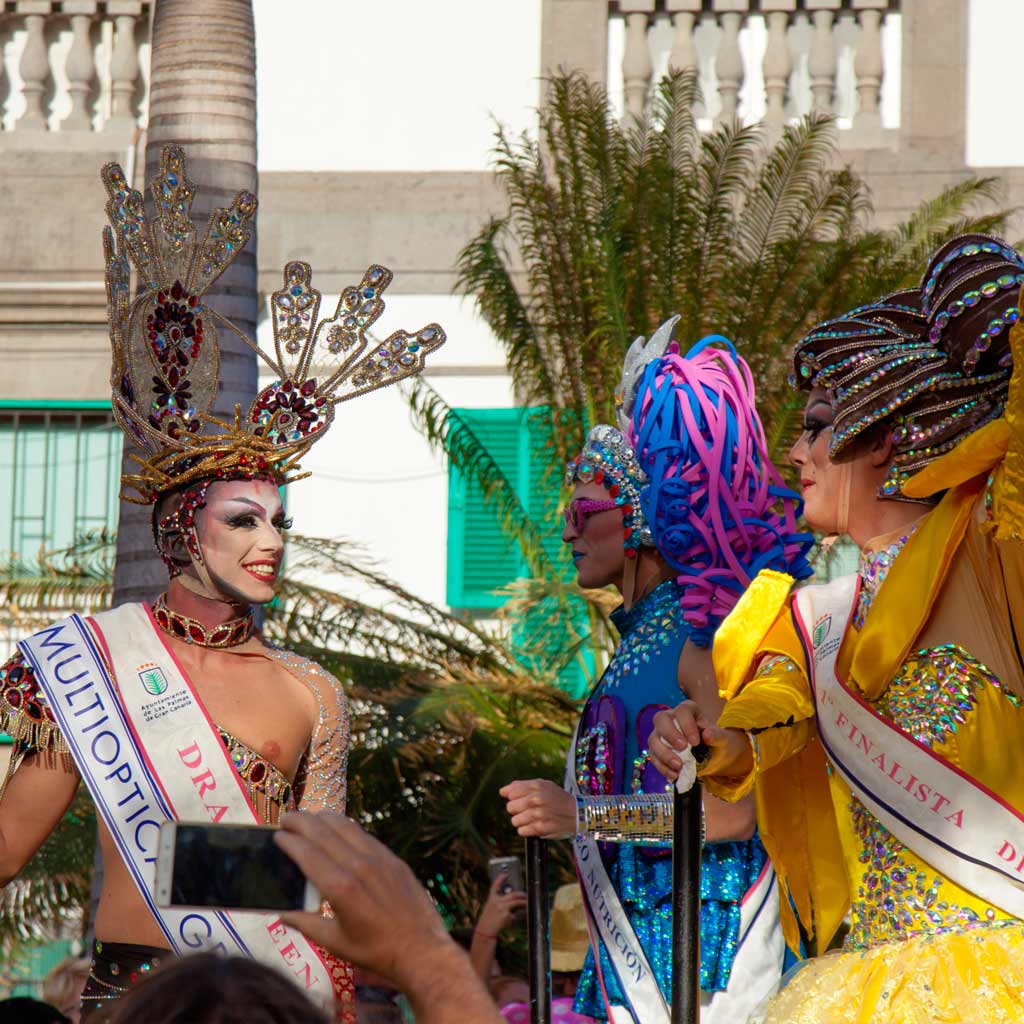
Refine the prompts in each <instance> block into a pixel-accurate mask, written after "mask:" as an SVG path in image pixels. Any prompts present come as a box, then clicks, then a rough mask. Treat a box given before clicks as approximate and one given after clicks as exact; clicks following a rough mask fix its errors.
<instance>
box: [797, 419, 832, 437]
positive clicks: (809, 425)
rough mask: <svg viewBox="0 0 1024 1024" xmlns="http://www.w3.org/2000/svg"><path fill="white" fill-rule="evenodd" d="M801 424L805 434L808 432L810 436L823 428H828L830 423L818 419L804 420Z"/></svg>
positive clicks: (817, 433) (813, 435) (815, 435)
mask: <svg viewBox="0 0 1024 1024" xmlns="http://www.w3.org/2000/svg"><path fill="white" fill-rule="evenodd" d="M802 426H803V430H804V433H805V434H810V435H811V437H817V436H818V435H819V434H820V433H821V432H822V431H823V430H828V428H829V427H831V426H832V424H831V423H823V422H821V421H820V420H804V422H803V424H802Z"/></svg>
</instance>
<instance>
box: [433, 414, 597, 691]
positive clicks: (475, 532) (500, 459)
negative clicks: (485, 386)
mask: <svg viewBox="0 0 1024 1024" xmlns="http://www.w3.org/2000/svg"><path fill="white" fill-rule="evenodd" d="M456 415H458V416H459V418H460V419H461V420H462V421H463V422H464V423H466V425H467V426H469V428H470V429H471V430H472V431H473V433H474V434H476V436H477V438H478V439H479V440H480V442H481V444H483V445H484V446H485V447H486V448H487V450H488V452H490V454H491V457H492V458H493V459H494V460H495V462H497V463H498V465H499V466H500V467H501V469H502V471H503V472H504V473H505V475H506V476H507V477H508V479H509V482H510V483H511V484H512V486H513V488H514V489H515V491H516V494H517V495H518V497H519V499H520V501H521V502H522V503H523V507H524V508H525V509H526V511H527V513H528V514H529V516H530V518H531V519H532V520H533V522H534V523H535V524H536V525H537V526H538V528H539V529H540V530H541V531H542V532H543V533H544V551H545V554H546V555H547V556H548V559H549V560H550V562H551V564H552V565H553V566H554V567H555V568H556V570H557V571H558V572H560V573H562V574H563V575H564V576H565V577H567V578H569V577H571V575H572V572H573V569H572V563H571V561H570V559H569V556H568V553H567V551H566V549H565V546H564V545H563V544H562V520H561V516H560V515H559V513H558V503H559V494H560V489H561V482H562V478H561V472H560V465H557V466H554V468H549V467H552V466H553V465H554V463H555V462H559V463H560V459H559V460H556V459H554V458H553V455H552V451H551V426H550V419H549V414H548V412H547V410H546V409H522V408H517V409H459V410H456ZM525 573H526V565H525V563H524V560H523V558H522V556H521V554H520V551H519V548H518V546H517V545H516V543H515V542H514V541H512V540H509V539H508V538H507V537H506V536H505V534H504V533H503V531H502V529H501V525H500V523H499V521H498V516H497V513H496V512H495V511H494V509H493V508H491V507H489V506H488V505H487V504H485V502H484V497H483V492H482V491H481V489H480V488H479V487H478V486H477V485H476V484H474V483H472V482H471V481H470V480H468V479H467V478H466V477H465V476H464V475H463V474H462V473H460V472H459V471H458V470H456V469H454V468H453V469H452V471H451V475H450V476H449V481H448V603H449V604H450V605H451V606H452V607H454V608H465V609H470V610H474V611H484V612H487V611H492V610H494V609H496V608H499V607H500V606H501V605H502V604H503V603H504V600H505V599H504V596H503V595H501V594H498V593H496V591H497V590H498V589H499V588H501V587H504V586H506V585H507V584H509V583H511V582H512V581H513V580H515V579H518V578H520V577H522V576H523V575H525ZM555 609H556V601H555V599H554V598H549V599H546V600H545V601H544V602H542V603H541V604H540V605H538V606H537V607H536V608H534V609H533V610H532V611H531V612H530V614H529V615H528V616H527V617H526V618H525V620H523V621H521V622H518V623H516V624H515V625H514V627H513V630H512V643H513V647H514V648H516V649H517V650H518V652H519V658H520V661H521V662H522V663H523V665H524V666H525V667H526V668H527V669H528V670H531V669H535V670H538V671H539V670H540V669H541V667H542V666H546V665H550V664H551V663H552V662H557V661H559V660H560V659H562V658H563V657H564V656H565V652H566V650H567V644H569V643H570V642H572V641H571V638H570V637H568V636H565V635H562V632H563V631H560V630H558V629H552V626H551V622H552V617H553V615H554V612H555ZM577 628H578V629H579V630H580V631H581V632H584V633H585V630H586V628H587V620H586V611H585V610H584V609H583V608H582V606H581V608H580V616H579V626H578V627H577ZM583 657H584V660H585V663H586V664H587V665H588V666H589V669H592V667H593V666H592V664H591V661H592V658H591V657H590V652H589V650H587V651H586V652H585V654H584V655H583ZM586 682H587V673H586V672H584V669H583V665H582V664H581V663H580V662H579V660H575V661H573V662H572V663H571V664H569V665H567V666H566V668H565V669H564V670H563V671H562V672H561V673H560V678H559V684H560V685H561V686H562V687H563V689H565V690H566V691H568V692H569V693H571V694H573V695H574V696H579V695H580V694H581V693H582V692H583V690H584V689H585V687H586Z"/></svg>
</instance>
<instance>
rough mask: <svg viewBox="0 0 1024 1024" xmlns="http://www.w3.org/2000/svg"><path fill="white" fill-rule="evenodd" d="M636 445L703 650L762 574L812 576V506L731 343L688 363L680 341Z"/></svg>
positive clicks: (654, 518) (669, 353) (644, 414)
mask: <svg viewBox="0 0 1024 1024" xmlns="http://www.w3.org/2000/svg"><path fill="white" fill-rule="evenodd" d="M677 319H678V318H674V319H673V320H672V321H670V322H669V324H670V327H669V334H670V333H671V326H674V324H675V321H676V320H677ZM663 327H664V325H663ZM629 437H630V440H631V441H632V443H633V448H634V450H635V452H636V457H637V461H638V462H639V463H640V467H641V468H642V469H643V471H644V472H645V473H646V475H647V477H648V481H649V482H648V484H647V486H645V487H644V488H643V490H642V492H641V497H640V506H641V509H642V511H643V515H644V518H645V521H646V522H647V523H648V524H649V529H650V532H651V535H652V537H653V540H654V545H655V547H656V548H657V549H658V551H659V552H660V553H661V554H662V556H663V557H664V558H665V560H666V561H667V562H668V564H669V565H670V566H671V567H672V568H673V569H674V570H675V571H676V572H677V573H678V576H677V577H676V580H677V582H678V584H679V585H680V587H681V588H682V597H681V598H680V604H681V605H682V608H683V617H684V619H685V620H686V621H687V622H688V623H689V625H690V626H691V628H692V629H693V631H694V632H693V633H692V634H691V639H692V640H693V641H694V642H695V643H696V644H698V645H700V646H707V645H708V644H710V642H711V637H712V635H713V633H714V631H715V629H716V628H717V627H718V624H719V623H720V622H721V621H722V619H723V618H724V617H725V616H726V615H727V614H728V613H729V611H730V610H731V609H732V607H733V605H734V604H735V603H736V601H737V600H738V599H739V597H740V595H741V594H742V593H743V591H744V590H745V589H746V588H747V586H748V585H749V583H750V581H751V580H752V579H753V578H754V577H755V576H756V575H757V574H758V573H759V572H760V571H761V570H762V569H774V570H776V571H778V572H785V573H789V574H790V575H791V576H793V577H794V578H796V579H803V578H805V577H807V576H809V575H811V567H810V565H809V563H808V561H807V557H806V556H807V551H808V550H809V548H810V547H811V544H812V543H813V538H812V537H811V535H810V534H808V533H801V532H799V531H798V529H797V525H796V524H797V519H798V517H799V515H800V512H801V509H802V502H801V501H800V498H799V496H798V495H797V494H796V493H795V492H794V491H792V490H790V489H789V488H788V487H786V486H784V484H783V482H782V478H781V477H780V475H779V473H778V471H777V470H776V468H775V466H774V465H773V464H772V462H771V460H770V459H769V457H768V449H767V444H766V441H765V436H764V429H763V427H762V425H761V420H760V418H759V417H758V415H757V411H756V409H755V406H754V381H753V376H752V374H751V372H750V368H749V367H748V366H747V364H746V362H745V361H744V360H743V359H742V358H740V356H739V355H738V354H737V353H736V349H735V348H734V347H733V345H732V343H731V342H730V341H728V340H727V339H726V338H723V337H722V336H721V335H709V336H708V337H705V338H703V339H701V340H700V341H699V342H698V343H697V344H696V345H694V346H693V347H692V348H691V349H690V350H689V351H688V352H687V353H686V355H685V356H683V355H680V353H679V346H678V345H677V344H676V342H674V341H671V342H670V344H669V345H668V348H667V350H666V351H665V354H664V355H663V356H661V357H660V358H656V359H655V360H654V361H653V362H651V363H649V364H648V366H647V367H646V369H645V370H644V372H643V375H642V377H641V379H640V382H639V385H638V387H637V390H636V396H635V404H634V407H633V410H632V422H631V424H630V433H629Z"/></svg>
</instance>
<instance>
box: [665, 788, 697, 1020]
mask: <svg viewBox="0 0 1024 1024" xmlns="http://www.w3.org/2000/svg"><path fill="white" fill-rule="evenodd" d="M701 801H702V798H701V785H700V782H699V781H698V782H695V783H694V784H693V788H692V789H691V790H690V791H689V792H688V793H675V796H674V798H673V815H674V817H673V823H672V1024H700V987H699V985H698V978H699V973H700V851H701V841H700V839H701V837H700V832H701V828H700V820H701Z"/></svg>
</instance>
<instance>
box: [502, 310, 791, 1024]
mask: <svg viewBox="0 0 1024 1024" xmlns="http://www.w3.org/2000/svg"><path fill="white" fill-rule="evenodd" d="M677 320H678V317H675V318H673V319H671V320H670V321H668V322H667V323H665V324H663V325H662V327H661V328H660V329H659V330H658V331H657V332H656V333H655V335H654V336H653V337H652V338H651V340H650V341H649V342H645V341H644V339H642V338H639V339H637V341H636V342H634V344H633V346H632V348H631V349H630V351H629V353H628V355H627V358H626V365H625V368H624V372H623V380H622V384H621V386H620V389H619V392H618V395H617V401H618V404H619V428H618V429H617V428H615V427H612V426H604V425H603V426H597V427H595V428H594V429H593V430H592V431H591V433H590V435H589V437H588V439H587V443H586V446H585V447H584V449H583V451H582V452H581V453H580V454H579V455H578V456H577V457H576V458H575V459H574V460H573V461H572V462H571V463H570V464H569V472H568V477H567V483H568V485H569V486H571V487H572V488H573V490H572V497H571V500H570V502H569V505H568V507H567V509H566V513H565V530H564V532H563V535H562V536H563V540H564V541H565V542H566V544H568V545H571V551H572V557H573V561H574V563H575V565H576V570H577V574H578V578H579V582H580V584H581V586H584V587H603V586H608V585H612V586H614V587H616V589H617V590H618V591H619V592H620V593H621V595H622V598H623V604H622V606H621V607H620V608H619V609H618V610H617V611H615V612H614V613H613V615H612V618H613V621H614V623H615V625H616V627H617V629H618V631H619V637H620V639H619V644H618V647H617V649H616V652H615V655H614V656H613V658H612V660H611V662H610V663H609V665H608V667H607V669H606V670H605V672H604V675H603V676H602V678H601V680H600V681H599V683H598V684H597V686H596V687H595V688H594V690H593V692H592V693H591V695H590V698H589V699H588V701H587V703H586V705H585V707H584V710H583V714H582V717H581V720H580V723H579V725H578V727H577V731H576V736H575V738H574V741H573V746H572V749H571V751H570V755H569V761H568V767H567V772H566V782H565V787H564V788H561V787H558V786H556V785H555V784H554V783H551V782H548V781H545V780H529V781H517V782H513V783H510V784H509V785H508V786H506V787H504V789H502V791H501V792H502V795H503V796H504V797H505V798H506V799H507V800H508V810H509V813H510V815H511V816H512V823H513V825H514V826H515V827H516V828H517V829H518V831H519V833H520V835H523V836H543V837H546V838H549V839H553V838H567V837H570V836H574V837H575V838H574V853H575V857H576V864H577V870H578V872H579V876H580V881H581V885H582V888H583V892H584V895H585V899H586V904H587V910H588V922H589V925H590V930H591V944H592V949H591V953H590V954H589V956H588V958H587V963H586V965H585V967H584V971H583V975H582V977H581V980H580V985H579V989H578V992H577V998H576V1006H575V1008H576V1010H577V1012H580V1013H585V1014H589V1015H590V1016H592V1017H594V1018H595V1019H597V1020H610V1021H613V1022H620V1021H635V1022H637V1024H640V1022H642V1024H662V1022H664V1024H667V1022H668V1020H669V1011H668V1007H667V1000H668V996H669V993H670V990H671V928H672V914H671V903H670V900H671V888H672V883H671V870H672V867H671V866H672V860H671V849H670V848H669V846H668V845H667V844H666V843H665V842H664V840H663V835H664V832H663V831H662V832H661V834H660V835H656V834H655V833H653V832H652V831H651V830H650V828H649V827H647V821H646V820H645V814H644V807H643V805H644V802H645V800H649V799H650V796H649V794H656V793H662V794H663V793H665V791H666V788H667V784H666V781H665V779H664V777H663V776H662V775H660V774H659V772H658V771H657V770H656V769H655V767H654V766H653V765H652V764H651V762H650V758H649V755H648V750H647V747H648V737H649V736H650V733H651V729H652V724H653V719H654V715H655V714H657V712H658V711H660V710H661V709H663V708H664V707H666V706H672V705H674V704H676V703H678V702H679V695H680V693H681V692H682V693H684V694H687V695H689V696H690V697H691V698H692V699H696V700H700V701H702V702H706V704H705V703H702V706H706V707H709V708H713V707H714V706H715V704H716V703H719V704H720V701H719V698H718V687H717V684H716V681H715V677H714V671H713V668H712V664H711V656H710V646H711V641H712V639H713V637H714V634H715V630H716V628H717V626H718V624H719V622H721V620H722V619H723V618H724V617H725V615H726V614H727V613H728V611H729V610H730V609H731V608H732V606H733V605H734V604H735V602H736V600H737V599H738V598H739V596H740V595H741V594H742V592H743V590H744V589H745V587H746V586H747V584H748V583H749V581H750V580H751V579H752V578H753V577H754V576H755V575H757V573H758V572H759V571H760V570H761V569H762V568H776V569H778V570H783V569H784V571H787V572H789V573H790V574H792V575H795V576H798V577H803V576H807V575H809V574H810V567H809V565H808V563H807V561H806V557H805V555H806V551H807V549H808V547H809V546H810V537H809V535H806V534H799V533H797V530H796V517H797V515H798V514H799V508H800V503H799V500H798V498H797V496H796V495H795V494H794V493H793V492H791V491H789V490H787V489H786V488H785V487H783V486H782V481H781V479H780V477H779V475H778V473H777V472H776V470H775V468H774V467H773V466H772V464H771V462H770V461H769V459H768V457H767V453H766V450H765V440H764V432H763V430H762V427H761V424H760V421H759V420H758V418H757V414H756V412H755V410H754V393H753V392H754V389H753V382H752V378H751V375H750V370H749V368H748V367H747V365H746V363H744V361H743V360H742V359H741V358H740V357H739V356H738V355H737V354H736V350H735V349H734V348H733V346H732V345H731V344H730V343H729V342H728V341H727V340H726V339H724V338H721V337H718V336H713V337H709V338H705V339H704V340H703V341H701V342H700V343H699V344H697V345H696V346H694V347H693V348H692V349H691V350H690V351H689V352H688V353H687V354H686V356H685V357H684V356H682V355H680V353H679V348H678V345H677V344H676V343H675V342H674V341H672V340H671V333H672V329H673V327H674V326H675V324H676V322H677ZM697 694H700V695H702V696H701V697H697V696H696V695H697ZM713 713H714V712H712V714H713ZM704 811H705V839H706V842H705V845H704V850H703V854H702V883H701V900H702V903H701V936H700V944H701V963H700V987H701V990H702V1007H703V1012H702V1017H701V1019H702V1021H703V1022H704V1024H709V1022H710V1024H719V1022H721V1024H724V1022H731V1021H735V1020H743V1019H745V1017H746V1015H747V1013H749V1011H750V1010H751V1009H752V1008H753V1007H754V1006H755V1005H756V1004H757V1003H758V1002H759V1001H760V1000H761V999H763V998H764V997H765V995H766V994H767V993H769V992H770V991H771V990H772V989H773V987H774V986H775V985H776V984H777V982H778V979H779V976H780V973H781V970H782V962H783V953H784V943H783V939H782V934H781V930H780V928H779V925H778V887H777V885H776V882H775V877H774V873H773V871H772V868H771V864H770V863H769V862H768V859H767V856H766V854H765V852H764V847H763V846H762V844H761V841H760V839H759V838H758V837H757V835H756V833H755V813H754V806H753V804H752V803H751V802H749V801H740V802H739V803H736V804H732V805H729V804H726V803H725V802H723V801H719V800H717V799H715V798H714V797H710V796H709V797H707V798H706V799H705V804H704Z"/></svg>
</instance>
